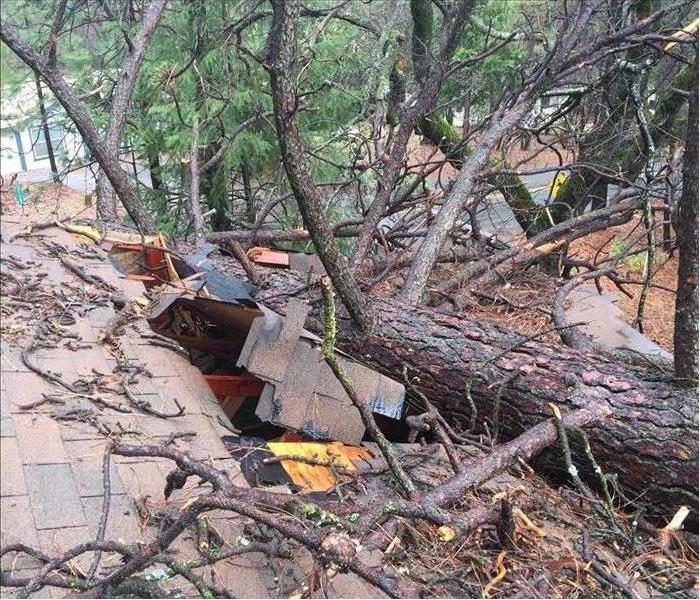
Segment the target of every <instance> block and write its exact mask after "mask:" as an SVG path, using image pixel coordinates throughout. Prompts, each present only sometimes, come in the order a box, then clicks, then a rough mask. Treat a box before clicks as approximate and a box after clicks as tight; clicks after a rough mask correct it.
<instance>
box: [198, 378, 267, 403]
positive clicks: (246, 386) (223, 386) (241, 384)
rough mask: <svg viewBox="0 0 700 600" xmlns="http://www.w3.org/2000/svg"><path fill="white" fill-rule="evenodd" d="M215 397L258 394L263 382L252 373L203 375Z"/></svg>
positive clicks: (240, 396)
mask: <svg viewBox="0 0 700 600" xmlns="http://www.w3.org/2000/svg"><path fill="white" fill-rule="evenodd" d="M204 380H205V381H206V382H207V383H208V384H209V387H210V388H211V390H212V392H214V395H215V396H216V397H217V398H220V399H223V398H227V397H234V398H246V397H248V396H259V395H260V394H261V393H262V390H263V385H264V383H263V382H262V381H261V380H260V379H258V378H257V377H253V376H252V375H204Z"/></svg>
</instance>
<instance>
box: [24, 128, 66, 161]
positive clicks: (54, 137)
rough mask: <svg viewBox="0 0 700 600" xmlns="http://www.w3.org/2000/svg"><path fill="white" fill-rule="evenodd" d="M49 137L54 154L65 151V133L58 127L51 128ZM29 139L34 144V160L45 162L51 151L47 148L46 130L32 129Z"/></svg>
mask: <svg viewBox="0 0 700 600" xmlns="http://www.w3.org/2000/svg"><path fill="white" fill-rule="evenodd" d="M49 137H50V138H51V147H52V148H53V152H54V154H56V153H57V152H58V151H59V150H63V149H64V144H63V131H62V130H61V129H60V128H58V127H55V126H54V127H52V126H49ZM29 139H30V140H31V142H32V153H33V154H34V160H44V159H46V158H48V157H49V150H48V148H47V147H46V139H45V137H44V129H43V128H42V127H32V128H31V129H30V130H29Z"/></svg>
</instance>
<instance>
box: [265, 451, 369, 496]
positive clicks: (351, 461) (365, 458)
mask: <svg viewBox="0 0 700 600" xmlns="http://www.w3.org/2000/svg"><path fill="white" fill-rule="evenodd" d="M267 447H268V448H269V449H270V451H271V452H272V453H273V454H274V455H275V456H277V457H284V456H287V457H299V458H306V459H311V460H312V461H316V462H318V463H329V464H331V465H333V467H334V468H335V469H338V468H340V469H344V470H347V471H356V470H357V468H356V464H359V463H360V462H365V463H369V461H370V460H371V459H372V458H373V454H372V453H371V452H370V451H369V450H367V449H366V448H362V447H361V446H347V445H345V444H341V443H339V442H332V443H325V444H324V443H315V442H268V443H267ZM281 464H282V467H283V468H284V470H285V471H286V473H287V475H289V478H290V479H291V480H292V481H293V482H294V483H295V484H296V485H298V486H299V487H300V488H302V491H303V492H325V491H327V490H329V489H331V488H332V487H333V486H334V485H335V483H336V479H335V475H334V474H333V470H332V469H331V468H330V467H326V466H324V465H323V464H309V463H305V462H300V461H298V460H282V461H281Z"/></svg>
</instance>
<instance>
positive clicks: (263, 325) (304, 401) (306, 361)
mask: <svg viewBox="0 0 700 600" xmlns="http://www.w3.org/2000/svg"><path fill="white" fill-rule="evenodd" d="M158 245H162V246H165V242H164V240H162V239H161V238H159V239H158ZM134 246H137V245H135V244H129V245H128V246H127V247H124V245H122V248H121V250H127V251H138V247H134ZM116 248H117V249H119V247H118V246H116ZM214 248H215V247H214V246H213V245H212V244H205V245H203V246H201V247H200V248H198V249H197V250H195V251H194V252H193V253H191V254H190V255H189V256H188V257H186V258H185V262H184V263H183V262H182V261H181V260H179V259H171V258H170V257H169V256H168V255H167V253H166V252H163V255H164V256H163V260H164V262H165V263H166V265H167V268H168V273H169V281H170V283H171V284H172V286H174V287H172V286H171V287H169V288H166V289H164V290H162V291H161V292H160V295H159V296H158V297H157V298H156V299H155V300H154V301H153V303H152V304H151V307H150V310H149V317H148V320H149V323H150V325H151V327H152V328H153V330H154V331H156V332H157V333H159V334H160V335H163V336H166V337H169V338H172V339H174V340H176V341H177V342H178V343H180V344H181V345H183V346H184V347H188V348H194V349H197V350H201V351H205V352H210V353H214V354H217V355H219V356H225V357H228V358H231V359H233V360H235V364H236V366H238V367H241V368H245V369H246V370H247V371H248V372H249V373H251V374H252V375H255V376H256V377H258V378H260V379H261V380H262V381H264V382H265V385H264V387H263V391H262V394H261V395H260V399H259V401H258V405H257V409H256V415H257V416H258V417H259V418H260V419H261V420H263V421H268V422H269V423H272V424H273V425H278V426H281V427H286V428H290V429H293V430H296V431H299V432H301V433H303V434H304V435H306V436H308V437H310V438H312V439H325V440H338V441H341V442H346V443H358V442H359V441H361V440H362V437H363V435H364V431H365V427H364V424H363V423H362V419H361V417H360V413H359V411H358V410H357V408H356V407H355V406H354V405H353V404H352V401H351V400H350V398H349V396H348V395H347V393H346V392H345V390H344V389H343V387H342V385H341V384H340V382H339V381H338V380H337V378H336V377H335V375H334V374H333V372H332V370H331V368H330V367H329V366H328V365H327V364H326V363H325V361H324V360H323V359H322V358H321V355H320V353H319V346H320V344H321V339H320V338H319V337H318V336H316V335H314V334H312V333H311V332H309V331H307V330H305V329H304V328H303V325H304V322H305V320H306V316H307V314H308V310H309V309H308V307H307V306H305V305H303V304H302V303H301V302H299V301H297V300H296V299H291V300H290V302H289V304H288V306H287V315H286V317H282V316H280V315H278V314H277V313H275V312H273V311H271V310H269V309H268V308H266V307H265V306H263V305H261V304H258V303H256V302H255V301H254V300H253V299H252V297H251V295H250V292H251V291H252V289H253V288H252V287H251V286H250V285H249V284H246V283H245V282H243V281H240V280H239V279H237V278H235V277H230V276H227V275H225V274H223V273H221V272H220V271H218V270H216V269H215V268H214V267H213V266H212V264H211V261H210V260H209V254H211V252H212V251H213V250H214ZM142 250H143V248H142ZM120 256H121V259H120V260H119V261H115V262H116V264H117V265H119V266H120V267H126V268H130V269H132V271H131V272H133V270H138V269H142V267H143V265H142V264H141V262H140V261H138V260H136V259H134V258H133V257H131V258H128V257H125V256H123V254H120ZM181 278H186V279H185V280H183V279H181ZM336 353H337V354H338V358H339V361H340V363H341V366H342V367H343V370H344V371H345V372H346V373H347V375H348V376H349V378H350V380H351V381H352V382H353V385H354V386H355V389H356V390H357V393H358V395H359V397H360V398H365V399H366V400H367V401H368V402H369V403H370V406H371V408H372V410H373V411H374V412H376V413H379V414H382V415H385V416H387V417H389V418H392V419H400V418H401V415H402V410H403V401H404V395H405V389H404V387H403V385H401V384H400V383H398V382H396V381H394V380H392V379H390V378H388V377H385V376H384V375H381V374H380V373H378V372H377V371H374V370H372V369H369V368H367V367H365V366H363V365H361V364H359V363H357V362H356V361H354V360H353V359H352V358H350V357H349V356H347V355H345V354H343V353H341V352H339V351H337V350H336Z"/></svg>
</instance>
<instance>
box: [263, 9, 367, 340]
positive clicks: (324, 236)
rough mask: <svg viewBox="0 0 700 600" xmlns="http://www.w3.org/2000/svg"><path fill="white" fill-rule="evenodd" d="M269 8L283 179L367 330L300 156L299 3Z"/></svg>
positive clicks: (362, 306) (360, 299)
mask: <svg viewBox="0 0 700 600" xmlns="http://www.w3.org/2000/svg"><path fill="white" fill-rule="evenodd" d="M272 7H273V19H272V27H271V29H270V34H269V38H268V48H267V50H268V57H269V62H270V67H269V71H270V85H271V89H272V104H273V108H274V112H275V127H276V129H277V137H278V140H279V146H280V151H281V154H282V162H283V163H284V168H285V171H286V173H287V179H288V181H289V185H290V187H291V188H292V192H293V193H294V198H295V199H296V201H297V205H298V206H299V212H301V216H302V218H303V220H304V225H305V226H306V228H307V229H308V231H309V234H310V235H311V239H312V240H313V243H314V247H315V248H316V252H318V256H319V258H320V259H321V262H322V263H323V266H324V268H325V269H326V272H327V273H328V275H329V276H330V278H331V280H332V281H333V286H334V287H335V289H336V291H337V292H338V296H339V297H340V299H341V301H342V302H343V304H344V305H345V308H347V310H348V312H349V313H350V315H351V316H352V318H353V319H354V320H355V322H356V323H357V324H358V325H359V326H360V328H362V329H368V328H369V327H370V325H371V320H372V319H371V314H370V310H369V307H368V303H367V301H366V298H365V297H364V295H363V294H362V292H361V290H360V288H359V286H358V285H357V282H356V280H355V277H354V276H353V274H352V271H351V270H350V269H349V267H348V264H347V261H346V259H345V257H344V256H342V255H341V253H340V251H339V250H338V246H337V245H336V243H335V240H334V237H333V230H332V228H331V227H330V226H329V225H328V222H327V221H326V218H325V216H324V214H323V206H322V202H321V197H320V195H319V193H318V189H317V188H316V186H315V185H314V182H313V180H312V178H311V174H310V173H309V169H308V166H307V165H306V161H305V159H304V156H305V155H306V151H305V147H304V142H303V140H302V137H301V133H300V131H299V124H298V122H297V119H296V112H297V110H298V102H297V96H296V91H295V89H294V85H293V83H292V70H293V68H294V59H295V56H296V46H297V45H296V30H295V23H296V20H297V19H298V16H299V2H298V0H288V1H286V0H275V1H274V2H273V3H272Z"/></svg>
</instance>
